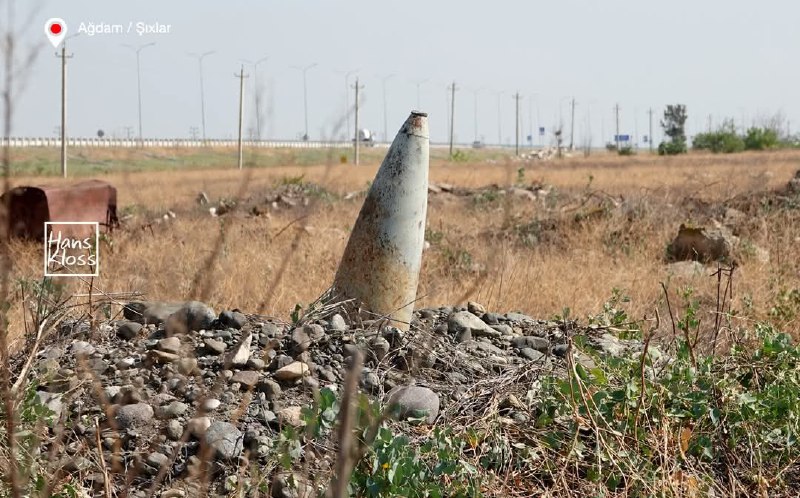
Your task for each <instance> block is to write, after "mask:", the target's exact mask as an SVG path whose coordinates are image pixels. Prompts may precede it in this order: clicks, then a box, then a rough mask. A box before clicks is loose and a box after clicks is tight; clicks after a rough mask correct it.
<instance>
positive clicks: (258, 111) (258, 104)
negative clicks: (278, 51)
mask: <svg viewBox="0 0 800 498" xmlns="http://www.w3.org/2000/svg"><path fill="white" fill-rule="evenodd" d="M268 59H269V56H265V57H262V58H260V59H258V60H257V61H255V62H254V63H253V97H254V98H255V104H256V137H257V138H258V139H259V140H261V97H260V95H259V93H260V92H261V90H260V89H259V87H258V65H259V64H261V63H262V62H266V61H267V60H268Z"/></svg>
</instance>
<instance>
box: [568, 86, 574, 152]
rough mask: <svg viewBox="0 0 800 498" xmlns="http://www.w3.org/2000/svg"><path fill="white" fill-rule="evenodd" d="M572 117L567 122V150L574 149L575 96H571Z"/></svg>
mask: <svg viewBox="0 0 800 498" xmlns="http://www.w3.org/2000/svg"><path fill="white" fill-rule="evenodd" d="M571 103H572V111H571V112H572V117H571V118H570V122H569V150H570V151H573V150H575V97H572V101H571Z"/></svg>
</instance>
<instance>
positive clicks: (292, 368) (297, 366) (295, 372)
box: [275, 361, 309, 381]
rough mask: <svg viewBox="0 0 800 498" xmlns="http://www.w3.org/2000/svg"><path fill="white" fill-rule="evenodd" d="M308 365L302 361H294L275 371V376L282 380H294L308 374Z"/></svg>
mask: <svg viewBox="0 0 800 498" xmlns="http://www.w3.org/2000/svg"><path fill="white" fill-rule="evenodd" d="M308 373H309V370H308V365H306V364H305V363H303V362H302V361H294V362H292V363H290V364H288V365H286V366H285V367H283V368H279V369H278V370H276V371H275V378H276V379H278V380H282V381H293V380H297V379H300V378H302V377H303V376H305V375H308Z"/></svg>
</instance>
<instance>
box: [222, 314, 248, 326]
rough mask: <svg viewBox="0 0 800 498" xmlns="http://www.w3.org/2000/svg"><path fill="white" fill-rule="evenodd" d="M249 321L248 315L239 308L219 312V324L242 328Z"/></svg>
mask: <svg viewBox="0 0 800 498" xmlns="http://www.w3.org/2000/svg"><path fill="white" fill-rule="evenodd" d="M246 323H247V316H245V314H244V313H241V312H239V311H237V310H234V311H223V312H222V313H220V314H219V324H220V325H222V326H223V327H229V328H232V329H241V328H242V327H244V326H245V324H246Z"/></svg>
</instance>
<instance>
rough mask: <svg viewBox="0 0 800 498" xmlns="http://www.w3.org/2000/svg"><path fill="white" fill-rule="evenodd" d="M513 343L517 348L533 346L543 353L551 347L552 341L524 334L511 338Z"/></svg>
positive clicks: (532, 347)
mask: <svg viewBox="0 0 800 498" xmlns="http://www.w3.org/2000/svg"><path fill="white" fill-rule="evenodd" d="M511 344H512V345H513V346H514V347H515V348H517V349H524V348H531V349H535V350H536V351H540V352H542V353H547V351H548V350H549V349H550V341H548V340H547V339H545V338H544V337H536V336H533V335H524V336H520V337H514V338H513V339H511Z"/></svg>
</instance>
